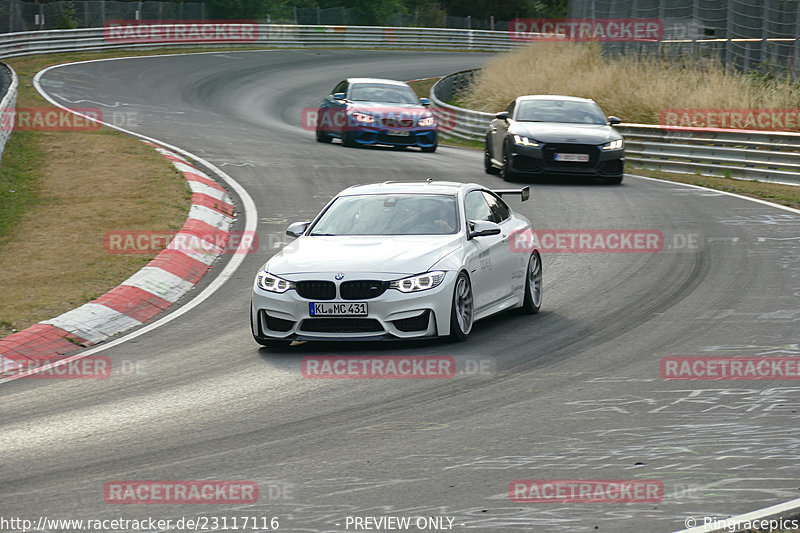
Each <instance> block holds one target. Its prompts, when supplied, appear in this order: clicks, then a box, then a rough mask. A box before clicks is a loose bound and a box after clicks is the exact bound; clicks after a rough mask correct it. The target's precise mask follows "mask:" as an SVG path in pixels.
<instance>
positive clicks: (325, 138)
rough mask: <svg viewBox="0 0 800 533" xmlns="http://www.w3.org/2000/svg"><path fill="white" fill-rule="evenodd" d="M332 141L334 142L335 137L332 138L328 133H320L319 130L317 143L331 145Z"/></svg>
mask: <svg viewBox="0 0 800 533" xmlns="http://www.w3.org/2000/svg"><path fill="white" fill-rule="evenodd" d="M332 140H333V137H331V136H330V135H328V134H327V133H324V132H322V131H319V130H317V142H320V143H329V142H331V141H332Z"/></svg>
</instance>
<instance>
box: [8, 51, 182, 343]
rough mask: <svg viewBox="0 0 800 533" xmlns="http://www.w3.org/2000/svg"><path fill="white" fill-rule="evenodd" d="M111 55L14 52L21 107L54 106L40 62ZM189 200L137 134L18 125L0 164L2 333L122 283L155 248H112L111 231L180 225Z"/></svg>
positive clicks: (174, 174)
mask: <svg viewBox="0 0 800 533" xmlns="http://www.w3.org/2000/svg"><path fill="white" fill-rule="evenodd" d="M138 53H140V52H138ZM105 56H108V54H106V53H95V54H57V55H52V56H35V57H29V58H18V59H11V60H8V63H9V64H10V65H11V66H12V67H13V68H14V69H15V70H16V71H17V75H18V76H19V82H20V85H19V95H18V97H17V107H18V108H21V107H48V108H49V107H50V105H49V104H48V103H47V102H45V101H44V99H42V98H41V97H40V96H39V95H38V93H36V91H35V90H34V89H33V86H32V83H31V79H32V76H33V75H34V74H35V73H36V72H37V71H38V70H40V69H41V68H44V67H45V66H48V65H51V64H55V63H61V62H65V61H75V60H79V59H92V58H96V57H105ZM190 203H191V193H190V190H189V188H188V186H187V184H186V182H185V180H184V179H183V177H182V176H181V175H180V173H178V172H177V171H176V170H175V169H174V168H173V167H172V166H171V165H170V164H169V162H168V161H167V160H166V159H165V158H163V157H162V156H160V155H159V154H157V153H156V152H155V151H154V150H153V149H152V148H150V147H148V146H146V145H145V144H144V143H142V142H140V141H138V140H136V139H134V138H132V137H129V136H127V135H124V134H121V133H119V132H116V131H113V130H110V129H106V128H103V129H99V130H95V131H73V132H64V131H15V132H13V133H12V135H11V137H10V139H9V142H8V144H7V145H6V149H5V151H4V153H3V157H2V164H0V213H2V214H1V215H0V287H3V290H2V291H0V337H4V336H6V335H9V334H11V333H13V332H15V331H18V330H21V329H24V328H26V327H28V326H30V325H32V324H34V323H36V322H39V321H41V320H45V319H48V318H52V317H54V316H57V315H59V314H61V313H63V312H65V311H68V310H70V309H73V308H74V307H76V306H79V305H81V304H83V303H86V302H88V301H90V300H92V299H94V298H96V297H98V296H100V295H102V294H103V293H105V292H106V291H108V290H109V289H111V288H113V287H115V286H117V285H118V284H119V283H120V282H122V281H123V280H125V279H126V278H127V277H129V276H130V275H132V274H133V273H135V272H136V271H137V270H138V269H140V268H141V267H142V266H144V265H145V264H146V263H147V262H148V261H149V260H150V259H152V258H153V256H154V255H155V254H154V253H153V254H147V255H145V254H142V255H117V254H109V253H107V252H106V251H105V249H104V247H103V237H104V235H105V233H106V232H107V231H109V230H154V231H164V230H177V229H179V228H180V227H181V226H182V225H183V222H184V220H185V219H186V215H187V213H188V209H189V205H190Z"/></svg>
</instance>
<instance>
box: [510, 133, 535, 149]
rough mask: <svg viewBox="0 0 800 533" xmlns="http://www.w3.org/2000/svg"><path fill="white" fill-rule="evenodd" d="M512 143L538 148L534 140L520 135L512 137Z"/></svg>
mask: <svg viewBox="0 0 800 533" xmlns="http://www.w3.org/2000/svg"><path fill="white" fill-rule="evenodd" d="M514 143H516V144H519V145H521V146H530V147H532V148H538V147H539V143H538V142H537V141H536V140H534V139H531V138H530V137H523V136H522V135H514Z"/></svg>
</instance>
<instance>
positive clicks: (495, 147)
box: [489, 101, 516, 161]
mask: <svg viewBox="0 0 800 533" xmlns="http://www.w3.org/2000/svg"><path fill="white" fill-rule="evenodd" d="M515 105H516V101H514V102H511V103H510V104H509V105H508V107H507V108H506V112H507V113H508V118H507V119H505V120H504V119H501V118H495V119H492V123H491V125H490V127H489V136H490V138H491V142H492V146H491V149H492V157H493V158H495V159H496V160H498V161H502V159H503V141H505V138H506V135H508V127H509V125H510V123H511V120H512V117H513V116H514V107H515Z"/></svg>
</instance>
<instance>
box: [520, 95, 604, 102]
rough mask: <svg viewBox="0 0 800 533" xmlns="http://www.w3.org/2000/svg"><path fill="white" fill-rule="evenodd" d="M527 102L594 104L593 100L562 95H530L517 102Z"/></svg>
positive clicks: (521, 97)
mask: <svg viewBox="0 0 800 533" xmlns="http://www.w3.org/2000/svg"><path fill="white" fill-rule="evenodd" d="M525 100H561V101H562V102H594V100H592V99H591V98H580V97H578V96H563V95H560V94H529V95H527V96H519V97H517V101H518V102H519V101H525Z"/></svg>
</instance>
